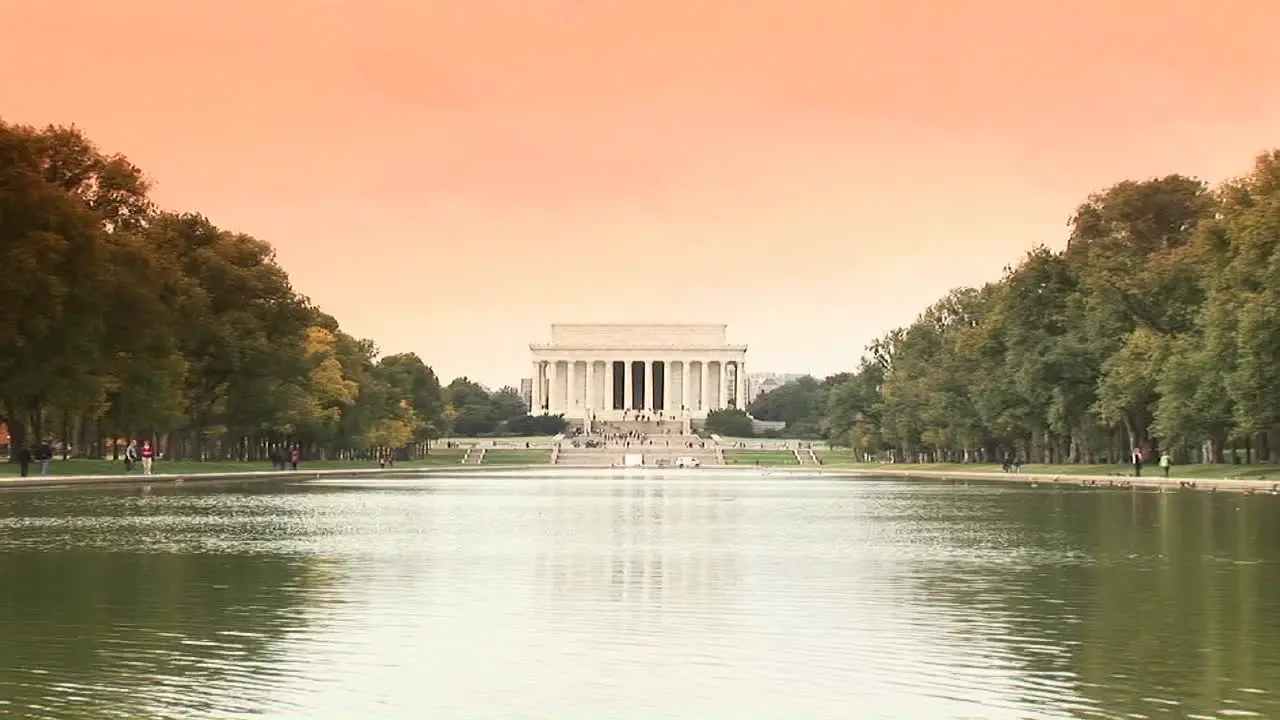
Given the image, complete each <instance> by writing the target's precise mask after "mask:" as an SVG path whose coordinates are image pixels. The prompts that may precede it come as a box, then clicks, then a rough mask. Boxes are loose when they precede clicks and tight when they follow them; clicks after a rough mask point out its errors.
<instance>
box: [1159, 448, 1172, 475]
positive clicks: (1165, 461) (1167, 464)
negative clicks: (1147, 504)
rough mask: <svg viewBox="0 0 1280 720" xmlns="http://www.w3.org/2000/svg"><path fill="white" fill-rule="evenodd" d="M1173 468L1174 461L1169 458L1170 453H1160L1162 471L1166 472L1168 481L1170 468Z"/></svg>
mask: <svg viewBox="0 0 1280 720" xmlns="http://www.w3.org/2000/svg"><path fill="white" fill-rule="evenodd" d="M1171 467H1173V459H1172V458H1170V457H1169V451H1168V450H1166V451H1164V452H1162V453H1160V469H1161V470H1163V471H1164V476H1165V478H1166V479H1168V477H1169V468H1171Z"/></svg>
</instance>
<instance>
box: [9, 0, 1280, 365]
mask: <svg viewBox="0 0 1280 720" xmlns="http://www.w3.org/2000/svg"><path fill="white" fill-rule="evenodd" d="M0 18H3V22H0V116H3V117H4V118H5V119H6V120H9V121H15V122H26V123H47V122H58V123H72V122H74V123H76V124H79V125H80V126H82V127H83V128H84V129H85V130H86V131H87V132H88V133H89V134H90V135H91V136H92V137H93V138H94V139H95V140H97V141H98V142H99V143H100V144H101V145H103V146H104V147H105V148H106V149H109V150H118V151H121V152H124V153H125V154H127V155H129V156H130V157H131V158H132V159H133V160H134V161H135V162H137V163H138V164H139V165H141V166H142V167H143V168H144V169H146V170H147V171H148V173H149V174H150V175H151V176H152V178H153V179H154V180H155V183H156V191H155V196H156V198H157V199H158V200H159V201H160V202H161V203H162V204H164V205H166V206H168V207H170V208H174V209H189V210H198V211H200V212H203V213H205V214H206V215H208V216H209V217H210V218H211V219H212V220H213V221H214V222H216V223H218V224H220V225H222V226H223V227H226V228H229V229H235V230H240V231H244V232H248V233H250V234H253V235H256V236H258V237H260V238H262V239H265V240H268V241H270V242H271V243H273V244H274V245H275V246H276V248H277V249H278V251H279V257H280V260H281V262H282V264H283V265H284V266H285V267H286V268H287V269H288V270H289V272H290V274H291V275H292V277H293V280H294V283H295V285H296V286H297V288H298V289H299V290H300V291H301V292H303V293H305V294H306V295H309V296H311V297H312V298H314V299H315V300H317V301H318V302H319V303H320V304H321V305H322V306H323V307H324V308H325V309H327V310H328V311H329V312H331V313H333V314H334V315H335V316H336V317H337V318H338V319H339V321H340V322H342V324H343V325H344V326H345V328H346V329H347V330H348V331H350V332H352V333H354V334H357V335H361V336H366V337H371V338H373V339H374V340H376V341H377V343H378V344H379V346H380V347H381V348H382V349H383V350H384V351H386V352H399V351H407V350H412V351H415V352H417V353H419V354H420V355H421V356H422V357H423V359H424V360H426V361H427V362H428V363H429V364H431V365H433V366H434V367H435V368H436V370H437V372H438V373H440V375H441V376H442V378H443V379H445V380H448V379H449V378H451V377H453V376H456V375H462V374H466V375H469V376H471V377H472V378H474V379H478V380H480V381H481V382H485V383H487V384H491V385H495V386H496V385H501V384H506V383H511V384H514V383H516V382H517V381H518V379H519V378H520V377H522V376H523V375H525V374H527V372H528V366H529V353H528V343H529V342H531V341H545V340H546V339H547V335H548V333H549V329H548V325H549V324H550V323H552V322H612V321H658V322H682V321H689V322H717V323H719V322H723V323H728V324H729V333H730V339H731V341H732V342H745V343H748V344H749V345H750V346H751V349H750V351H749V353H748V364H749V369H751V370H755V371H764V370H774V371H811V372H814V373H817V374H825V373H829V372H834V371H838V370H841V369H846V368H850V367H851V366H853V365H854V363H855V362H856V361H857V358H858V357H859V356H860V355H861V351H862V348H863V347H864V345H865V344H866V343H867V342H868V341H870V340H871V339H872V338H874V337H875V336H877V335H879V334H881V333H882V332H884V331H885V330H888V329H890V328H892V327H894V326H897V325H901V324H903V323H906V322H909V321H910V320H911V319H912V318H913V317H914V316H915V315H916V314H917V313H918V312H919V311H920V310H922V309H923V308H924V307H925V306H926V305H928V304H929V303H930V302H932V301H933V300H935V299H937V298H938V297H940V296H941V295H942V294H943V293H945V292H946V291H947V290H948V289H950V288H951V287H954V286H957V285H961V284H978V283H981V282H984V281H986V280H991V279H995V278H997V277H998V276H999V274H1000V272H1001V268H1002V267H1003V266H1004V265H1006V264H1007V263H1010V262H1014V261H1016V260H1017V259H1018V258H1019V257H1020V256H1021V255H1022V253H1023V252H1025V251H1026V250H1027V249H1029V248H1030V247H1031V246H1032V245H1034V244H1036V243H1045V244H1048V245H1051V246H1055V247H1057V246H1061V245H1062V243H1063V241H1064V238H1065V233H1066V228H1065V222H1066V219H1067V217H1068V215H1069V214H1070V212H1071V210H1072V209H1073V207H1074V206H1075V205H1076V204H1078V203H1079V202H1080V201H1081V200H1083V199H1084V198H1085V196H1086V195H1087V194H1088V193H1089V192H1091V191H1094V190H1098V189H1102V188H1104V187H1105V186H1107V185H1109V184H1111V183H1113V182H1115V181H1118V180H1121V179H1124V178H1127V177H1133V178H1143V177H1149V176H1153V175H1158V174H1164V173H1169V172H1186V173H1190V174H1196V175H1199V176H1201V177H1204V178H1206V179H1210V180H1218V179H1220V178H1222V177H1225V176H1228V175H1234V174H1239V173H1241V172H1244V171H1245V170H1247V169H1248V167H1249V164H1250V162H1251V161H1252V158H1253V156H1254V154H1255V153H1256V152H1258V151H1261V150H1263V149H1266V148H1270V147H1273V146H1276V145H1280V81H1278V80H1277V74H1276V73H1277V68H1280V43H1277V42H1276V41H1275V38H1276V34H1275V33H1276V28H1277V27H1280V4H1277V3H1276V2H1275V0H1225V1H1224V2H1217V3H1208V2H1203V1H1195V2H1193V1H1190V0H1158V1H1157V0H1105V1H1103V0H1071V1H1070V2H1067V1H1066V0H1061V1H1056V0H1038V1H1037V0H928V1H923V0H921V1H917V2H911V1H910V0H907V1H904V2H890V3H884V2H877V3H867V2H859V1H857V0H683V1H682V2H662V0H450V1H448V2H446V1H444V0H403V1H400V2H393V1H391V0H307V1H305V2H304V1H303V0H298V1H297V2H278V1H275V0H252V1H248V0H217V1H216V2H213V1H210V0H198V1H197V0H109V1H108V0H79V1H77V0H0Z"/></svg>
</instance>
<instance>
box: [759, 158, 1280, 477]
mask: <svg viewBox="0 0 1280 720" xmlns="http://www.w3.org/2000/svg"><path fill="white" fill-rule="evenodd" d="M1070 228H1071V230H1070V235H1069V237H1068V238H1067V240H1068V242H1067V247H1066V249H1065V250H1063V251H1061V252H1056V251H1053V250H1050V249H1048V248H1044V247H1037V248H1033V249H1032V250H1031V252H1029V253H1028V254H1027V256H1026V257H1025V258H1024V259H1023V260H1022V262H1020V263H1018V265H1017V266H1016V267H1012V268H1008V269H1007V270H1006V272H1005V274H1004V277H1003V278H1002V279H1001V280H1000V281H999V282H997V283H992V284H991V285H987V286H985V287H983V288H980V289H976V290H969V289H961V290H958V291H955V292H953V293H950V294H949V295H948V296H947V297H945V298H943V299H942V300H941V301H939V302H938V303H936V304H935V305H933V306H931V307H930V308H928V309H926V310H925V312H923V313H922V314H921V315H920V316H919V317H918V318H917V319H916V321H915V322H913V323H912V324H911V325H909V326H908V327H905V328H900V329H898V330H895V331H894V332H891V333H889V334H888V335H886V336H885V337H884V338H882V339H880V340H878V341H876V342H875V343H873V344H872V345H871V346H870V347H868V348H867V355H866V357H865V358H864V359H863V361H862V363H861V365H860V367H859V368H858V371H857V372H856V373H854V374H853V376H852V379H850V380H845V381H842V382H840V383H838V384H836V385H835V386H834V388H832V389H831V390H830V391H829V392H828V393H827V396H826V402H825V404H824V406H823V408H822V410H821V412H822V419H821V422H822V430H823V432H824V433H825V435H826V437H828V438H829V439H830V440H831V441H833V442H843V443H848V444H850V445H852V446H853V447H855V448H857V449H858V450H859V451H860V452H862V453H863V454H864V456H867V457H869V456H873V455H876V456H880V457H883V458H888V459H899V460H908V461H915V460H923V461H928V460H944V459H950V460H959V459H967V460H984V459H985V460H994V459H996V458H998V457H1001V456H1003V455H1006V454H1008V453H1014V452H1016V453H1020V454H1023V455H1025V456H1026V457H1027V458H1028V459H1033V460H1040V461H1043V462H1092V461H1096V460H1098V459H1104V458H1105V459H1108V460H1111V461H1117V460H1120V459H1122V458H1127V456H1128V453H1129V450H1130V449H1132V448H1135V447H1138V448H1143V449H1145V450H1153V449H1155V448H1156V447H1162V448H1168V449H1173V450H1174V451H1175V452H1178V453H1180V454H1182V455H1183V457H1184V460H1188V461H1189V460H1192V459H1200V460H1204V461H1209V462H1214V461H1218V460H1220V459H1221V458H1222V457H1223V451H1224V448H1225V447H1226V446H1227V445H1228V444H1230V445H1232V446H1238V445H1240V444H1243V454H1244V458H1245V460H1246V461H1248V459H1249V458H1250V457H1251V456H1252V452H1253V449H1254V448H1256V449H1257V450H1258V454H1259V455H1260V456H1262V457H1264V458H1269V459H1270V458H1274V454H1275V452H1276V451H1275V449H1274V448H1275V447H1276V446H1277V445H1280V434H1278V433H1277V430H1278V429H1280V400H1277V398H1278V397H1280V369H1277V365H1276V363H1275V358H1276V357H1280V270H1277V268H1280V152H1271V153H1268V154H1265V155H1262V156H1260V157H1259V158H1258V159H1257V161H1256V163H1255V166H1254V169H1253V171H1252V172H1251V173H1249V174H1248V175H1246V176H1245V177H1242V178H1240V179H1238V180H1233V181H1229V182H1227V183H1224V184H1223V185H1222V186H1220V187H1218V188H1216V189H1210V188H1208V187H1207V186H1206V185H1205V184H1204V183H1202V182H1200V181H1198V180H1195V179H1193V178H1187V177H1184V176H1180V175H1170V176H1167V177H1162V178H1156V179H1152V180H1146V181H1140V182H1136V181H1126V182H1121V183H1118V184H1116V185H1114V186H1112V187H1111V188H1108V189H1107V190H1106V191H1104V192H1101V193H1098V194H1095V195H1093V196H1091V197H1090V198H1088V200H1087V201H1086V202H1085V203H1084V204H1082V205H1081V206H1080V207H1079V208H1077V210H1076V212H1075V213H1074V215H1073V216H1072V219H1071V223H1070ZM816 394H817V387H816V385H815V384H814V383H812V382H811V383H808V384H807V385H801V386H798V387H796V388H793V389H791V390H790V391H789V392H788V393H783V394H779V395H777V396H775V397H763V398H761V399H759V400H758V401H757V402H756V403H755V404H753V407H752V411H753V413H754V414H756V416H757V417H762V418H763V417H768V418H773V417H776V418H783V417H787V418H788V427H790V425H791V423H792V422H794V420H795V418H796V417H798V416H800V415H803V412H804V407H805V406H806V403H808V402H809V398H811V397H813V396H814V395H816ZM770 395H772V393H771V394H770ZM1232 457H1233V458H1236V459H1239V458H1240V455H1239V454H1237V453H1235V452H1233V453H1232Z"/></svg>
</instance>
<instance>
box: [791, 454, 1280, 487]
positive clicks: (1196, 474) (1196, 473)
mask: <svg viewBox="0 0 1280 720" xmlns="http://www.w3.org/2000/svg"><path fill="white" fill-rule="evenodd" d="M814 454H815V455H817V456H818V460H820V461H821V462H822V464H823V465H824V466H826V467H832V468H849V469H853V470H867V471H875V470H900V471H908V470H920V471H929V472H989V473H994V474H1001V473H1003V471H1002V470H1001V469H1000V466H999V465H994V464H985V465H979V464H974V463H928V464H925V463H921V464H910V463H898V464H885V463H872V464H867V463H858V462H854V461H853V458H852V456H851V455H850V453H848V452H840V451H822V450H815V451H814ZM1022 473H1023V474H1026V475H1098V476H1108V475H1123V476H1126V477H1127V476H1130V475H1132V474H1133V468H1132V467H1130V466H1128V465H1023V466H1022ZM1142 475H1143V477H1161V476H1162V475H1163V473H1162V472H1161V471H1160V468H1158V467H1155V466H1154V465H1144V466H1143V468H1142ZM1169 477H1171V478H1175V479H1177V478H1186V479H1196V478H1214V479H1218V478H1221V479H1228V480H1277V481H1280V465H1276V464H1272V465H1227V464H1221V465H1181V466H1178V465H1175V466H1174V467H1173V469H1172V470H1171V471H1170V473H1169Z"/></svg>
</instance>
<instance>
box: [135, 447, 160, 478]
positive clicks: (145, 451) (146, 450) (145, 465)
mask: <svg viewBox="0 0 1280 720" xmlns="http://www.w3.org/2000/svg"><path fill="white" fill-rule="evenodd" d="M138 454H139V455H141V456H142V474H143V475H150V474H151V460H152V458H153V457H155V454H156V451H155V448H153V447H151V441H150V440H143V441H142V450H141V451H140V452H139V453H138Z"/></svg>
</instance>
